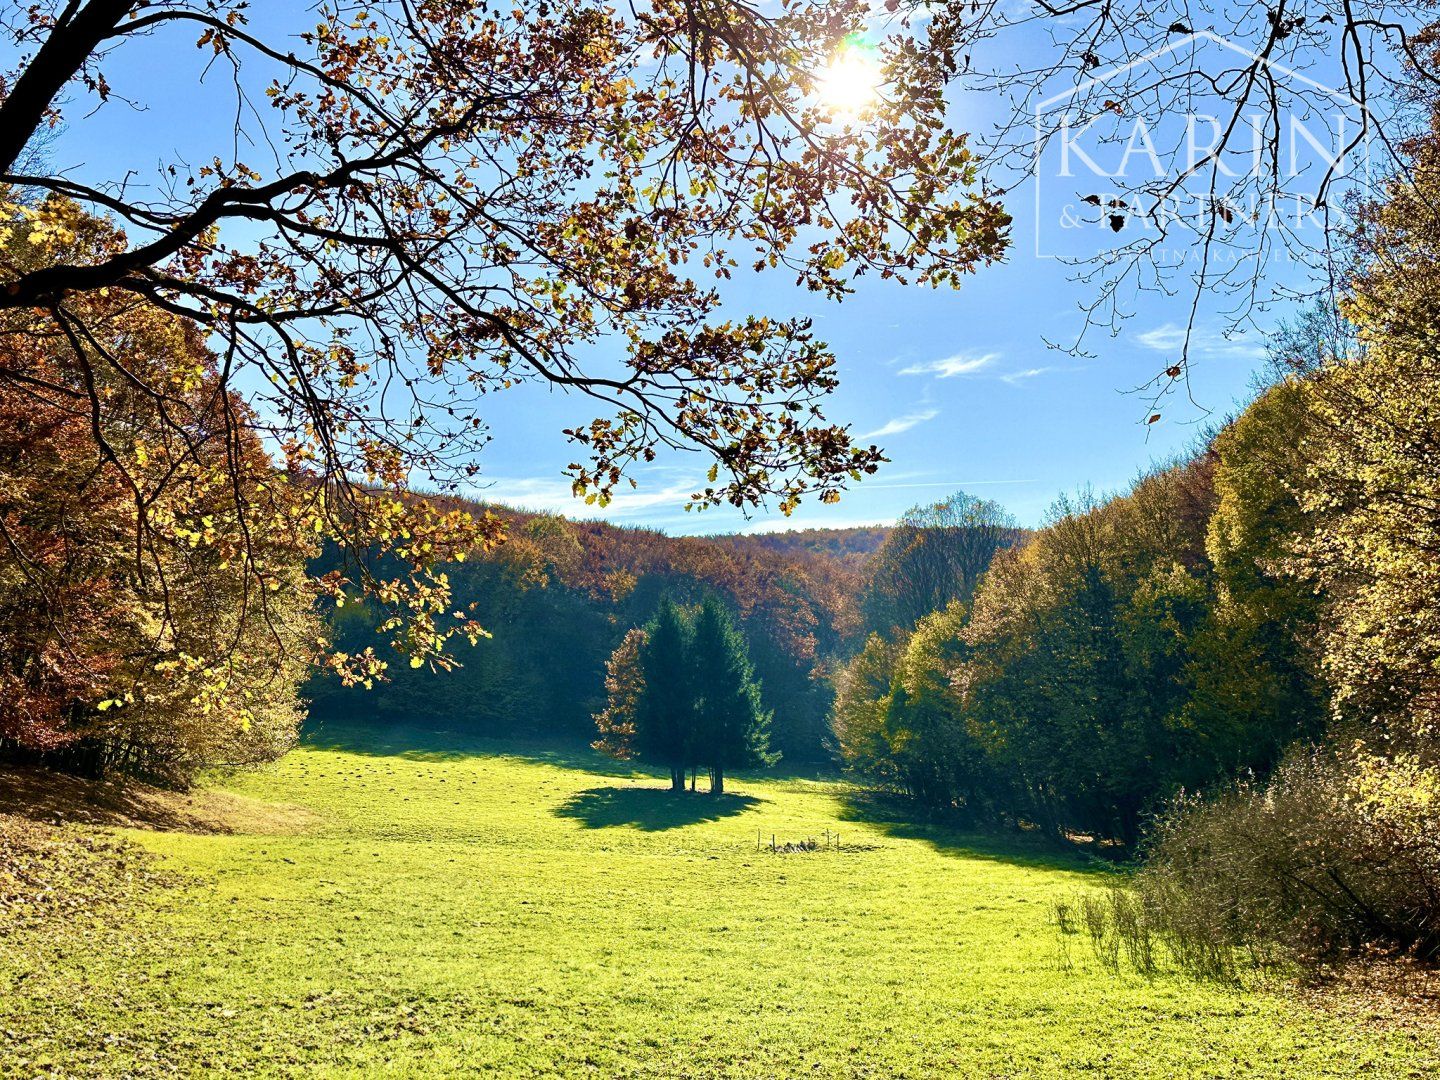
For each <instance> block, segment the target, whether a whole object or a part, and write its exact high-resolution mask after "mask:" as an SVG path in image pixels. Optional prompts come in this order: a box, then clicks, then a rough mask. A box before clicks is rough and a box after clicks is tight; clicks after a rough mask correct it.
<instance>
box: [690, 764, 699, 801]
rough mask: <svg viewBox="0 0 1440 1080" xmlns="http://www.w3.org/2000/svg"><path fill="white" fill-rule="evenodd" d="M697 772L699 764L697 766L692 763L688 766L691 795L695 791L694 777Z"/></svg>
mask: <svg viewBox="0 0 1440 1080" xmlns="http://www.w3.org/2000/svg"><path fill="white" fill-rule="evenodd" d="M699 772H700V766H698V765H692V766H690V793H691V794H692V795H693V794H694V793H695V777H696V775H697V774H698V773H699Z"/></svg>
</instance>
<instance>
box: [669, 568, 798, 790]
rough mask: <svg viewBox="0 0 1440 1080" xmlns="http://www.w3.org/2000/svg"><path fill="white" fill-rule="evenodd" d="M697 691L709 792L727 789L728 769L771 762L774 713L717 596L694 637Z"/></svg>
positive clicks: (699, 752) (699, 741)
mask: <svg viewBox="0 0 1440 1080" xmlns="http://www.w3.org/2000/svg"><path fill="white" fill-rule="evenodd" d="M690 657H691V664H690V670H691V678H690V682H691V685H692V688H693V693H694V694H695V698H694V702H695V738H694V743H693V753H694V758H695V760H696V761H697V762H698V763H699V764H701V765H703V766H705V768H706V769H708V770H709V773H710V792H711V794H714V795H720V794H723V793H724V791H725V773H726V771H727V770H729V769H737V768H743V767H745V766H747V765H770V764H774V763H775V762H776V761H778V760H779V757H780V755H779V754H775V753H772V752H771V751H770V715H769V713H767V712H765V711H764V710H763V709H762V708H761V705H760V684H759V683H758V682H756V680H755V671H754V668H753V667H752V666H751V664H750V656H749V652H748V650H747V649H746V647H745V640H744V638H742V637H741V636H740V632H739V631H738V630H737V629H736V628H735V624H734V623H733V622H732V621H731V618H730V615H729V612H727V611H726V610H725V607H724V606H723V605H722V604H721V603H720V601H719V600H717V599H715V598H714V597H713V596H712V597H709V598H707V599H706V601H705V603H704V604H703V605H702V606H701V608H700V614H699V615H698V616H697V617H696V619H695V630H694V634H693V635H692V637H691V641H690Z"/></svg>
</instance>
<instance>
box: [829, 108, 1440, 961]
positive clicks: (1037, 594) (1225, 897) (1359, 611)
mask: <svg viewBox="0 0 1440 1080" xmlns="http://www.w3.org/2000/svg"><path fill="white" fill-rule="evenodd" d="M1405 152H1406V153H1407V155H1409V158H1410V164H1411V168H1410V169H1409V171H1408V173H1407V176H1406V178H1402V179H1396V180H1395V181H1394V182H1392V183H1391V185H1390V186H1389V188H1388V190H1387V193H1386V196H1385V198H1383V199H1381V200H1378V201H1376V202H1373V203H1370V204H1367V205H1364V206H1362V207H1361V208H1360V210H1359V213H1358V216H1357V218H1356V221H1355V225H1354V228H1353V230H1352V231H1351V232H1350V234H1349V236H1348V244H1349V249H1348V255H1349V259H1350V263H1349V269H1348V273H1347V275H1346V277H1345V283H1344V288H1343V290H1342V292H1341V294H1340V297H1339V300H1338V304H1335V305H1331V304H1329V303H1328V302H1317V303H1316V304H1315V305H1314V306H1313V307H1310V308H1307V309H1305V310H1302V311H1301V312H1299V313H1298V314H1297V315H1296V316H1295V317H1294V318H1292V320H1290V321H1289V322H1287V323H1284V324H1282V325H1281V326H1280V327H1279V328H1278V329H1277V331H1276V332H1275V334H1274V335H1273V336H1272V339H1271V345H1270V353H1271V361H1272V379H1271V380H1270V382H1269V385H1267V386H1265V387H1264V388H1263V390H1261V391H1260V392H1259V393H1258V395H1257V396H1256V398H1255V399H1254V400H1253V401H1252V402H1251V403H1250V404H1249V405H1248V406H1247V407H1246V408H1245V409H1244V410H1243V411H1242V412H1240V413H1239V415H1237V416H1236V417H1235V418H1234V419H1233V420H1231V421H1230V422H1228V423H1226V424H1225V425H1223V426H1222V427H1221V428H1220V429H1219V430H1217V431H1216V432H1214V433H1213V435H1211V436H1210V437H1208V438H1207V439H1205V440H1204V441H1203V443H1202V444H1201V445H1200V446H1199V447H1198V448H1197V449H1196V450H1195V451H1194V452H1193V453H1191V454H1188V455H1186V456H1185V457H1184V458H1183V459H1181V460H1178V461H1175V462H1173V463H1171V464H1168V465H1166V466H1164V467H1161V468H1157V469H1155V470H1153V471H1151V472H1149V473H1148V474H1146V475H1145V476H1143V477H1141V478H1140V479H1139V480H1138V481H1137V482H1136V483H1135V485H1134V486H1133V487H1132V488H1131V489H1130V490H1129V491H1128V492H1126V493H1124V494H1121V495H1118V496H1115V497H1112V498H1107V499H1102V498H1098V497H1096V496H1094V495H1093V494H1090V493H1082V494H1081V495H1079V496H1076V497H1073V498H1064V499H1061V500H1060V501H1059V502H1057V503H1056V505H1055V507H1054V508H1053V509H1052V511H1051V513H1050V515H1049V518H1048V520H1047V522H1046V524H1045V525H1044V527H1043V528H1041V529H1039V530H1038V531H1037V532H1036V533H1035V534H1034V535H1033V536H1030V537H1029V538H1028V539H1027V540H1026V541H1025V542H1024V543H1022V544H1020V545H1018V546H1016V547H1014V548H1011V549H1009V550H1004V551H1000V552H998V553H997V554H996V557H995V559H994V561H993V562H992V564H991V565H990V567H989V569H988V570H987V571H986V572H985V574H984V575H983V577H982V578H981V579H980V581H979V584H978V587H977V588H976V589H975V590H974V593H973V595H971V596H969V597H965V596H958V597H956V598H955V599H952V600H950V601H949V602H948V603H946V604H945V605H944V606H938V605H937V606H936V607H935V609H934V610H932V611H930V612H929V613H928V614H925V615H923V616H922V617H920V618H918V619H916V620H914V621H913V622H910V621H904V622H899V621H897V622H896V623H895V624H894V625H892V626H890V627H889V628H887V629H880V630H877V631H875V632H873V633H871V634H870V635H869V637H868V638H867V640H866V642H865V644H864V647H863V648H862V649H861V650H860V651H859V653H858V654H857V655H856V656H855V657H854V658H853V659H852V660H851V661H850V663H849V664H848V665H847V666H846V667H845V670H844V672H843V673H842V675H841V676H840V679H839V688H838V693H837V698H836V707H835V725H836V731H837V735H838V738H839V741H840V745H841V748H842V753H843V755H844V758H845V760H846V762H847V764H848V765H849V766H850V768H851V769H852V770H854V771H855V772H856V773H857V774H858V775H860V776H863V777H865V778H867V779H868V780H869V781H870V782H872V783H875V784H878V785H882V786H885V787H889V788H891V789H893V790H896V791H899V792H903V793H904V794H906V795H909V796H912V797H914V798H915V799H917V800H921V801H923V802H925V803H927V804H929V805H932V806H937V807H945V808H949V809H951V810H953V811H956V812H959V813H963V814H965V815H968V816H969V817H970V818H972V819H973V820H975V821H979V822H1010V823H1020V824H1025V825H1027V826H1039V827H1041V828H1044V829H1046V830H1048V831H1050V832H1051V833H1052V834H1056V835H1064V836H1075V835H1076V834H1087V835H1089V836H1091V837H1094V838H1098V839H1106V840H1117V841H1120V842H1121V843H1123V844H1124V845H1125V846H1126V847H1127V848H1128V849H1129V850H1134V849H1135V847H1136V845H1137V842H1139V841H1140V840H1141V839H1142V837H1145V836H1146V835H1147V834H1148V836H1149V839H1148V846H1147V847H1146V849H1145V850H1146V851H1147V852H1148V863H1147V865H1146V868H1145V870H1144V871H1142V873H1141V875H1140V876H1139V878H1138V882H1139V891H1138V900H1124V899H1122V900H1117V901H1116V907H1115V908H1114V909H1113V910H1112V911H1111V913H1110V918H1111V922H1110V924H1109V925H1110V930H1111V932H1113V933H1115V934H1118V935H1121V936H1122V937H1125V940H1126V945H1127V948H1131V951H1132V952H1133V953H1134V954H1135V955H1139V956H1148V955H1149V952H1148V951H1147V948H1141V947H1139V946H1138V945H1137V944H1136V942H1137V939H1136V937H1135V935H1136V934H1139V935H1141V936H1142V937H1143V936H1144V935H1145V934H1148V933H1151V932H1153V933H1156V934H1158V935H1160V936H1161V937H1162V938H1163V939H1164V940H1165V941H1166V942H1167V943H1168V944H1169V945H1170V946H1171V947H1172V951H1173V952H1175V954H1176V955H1180V956H1183V957H1187V958H1189V959H1190V960H1191V961H1193V962H1194V963H1195V964H1196V965H1197V966H1200V967H1205V968H1207V969H1209V970H1214V971H1225V970H1229V966H1230V965H1232V964H1233V958H1234V957H1235V956H1236V955H1241V954H1245V955H1252V956H1277V955H1278V956H1281V957H1284V958H1286V959H1289V960H1294V959H1297V958H1298V959H1310V960H1314V959H1317V958H1320V959H1323V958H1326V957H1331V956H1333V955H1334V954H1335V953H1336V952H1354V951H1358V950H1361V949H1363V948H1366V947H1369V946H1375V945H1380V946H1389V947H1392V948H1397V949H1403V950H1409V951H1411V952H1413V953H1416V954H1418V955H1422V956H1427V957H1434V956H1436V955H1440V906H1437V905H1436V903H1435V901H1434V898H1435V896H1436V895H1437V888H1440V849H1437V848H1436V846H1435V844H1434V837H1435V836H1436V835H1437V834H1440V816H1437V810H1436V808H1437V807H1440V674H1437V673H1440V584H1437V583H1440V456H1437V451H1436V447H1437V438H1436V433H1437V432H1440V404H1437V403H1440V352H1437V349H1436V342H1437V341H1440V303H1437V300H1436V298H1437V297H1440V263H1437V260H1436V258H1435V254H1434V253H1435V251H1436V250H1437V247H1440V213H1437V210H1436V207H1437V206H1440V109H1436V111H1435V112H1434V114H1433V117H1432V125H1431V129H1430V131H1429V132H1428V133H1427V134H1425V135H1423V136H1420V137H1417V138H1416V139H1414V140H1412V141H1411V142H1410V143H1408V144H1407V145H1406V147H1405ZM1117 895H1119V894H1117ZM1126 895H1128V894H1126ZM1133 904H1138V905H1139V906H1138V907H1135V906H1127V905H1133ZM1101 921H1102V922H1103V921H1104V920H1103V918H1102V919H1101ZM1137 928H1138V929H1137Z"/></svg>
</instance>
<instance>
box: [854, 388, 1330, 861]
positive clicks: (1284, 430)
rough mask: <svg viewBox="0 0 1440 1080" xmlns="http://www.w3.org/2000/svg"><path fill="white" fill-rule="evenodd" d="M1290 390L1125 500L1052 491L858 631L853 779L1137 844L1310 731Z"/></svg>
mask: <svg viewBox="0 0 1440 1080" xmlns="http://www.w3.org/2000/svg"><path fill="white" fill-rule="evenodd" d="M1296 394H1297V390H1296V388H1295V387H1294V386H1291V385H1282V386H1279V387H1276V388H1275V389H1274V390H1272V391H1270V392H1268V393H1267V394H1265V395H1264V396H1262V398H1261V399H1260V400H1259V401H1257V402H1256V404H1255V405H1254V406H1252V407H1251V409H1250V410H1248V411H1247V412H1246V414H1245V415H1244V416H1242V417H1241V418H1239V419H1238V420H1237V421H1236V422H1235V423H1234V424H1232V425H1230V426H1229V427H1228V428H1227V429H1226V430H1224V431H1223V432H1221V433H1220V434H1219V435H1218V436H1217V437H1216V438H1215V439H1214V440H1213V441H1212V442H1210V443H1209V445H1207V446H1206V448H1205V449H1204V450H1203V451H1201V452H1200V453H1198V454H1196V455H1195V456H1193V457H1191V458H1189V459H1188V460H1185V461H1183V462H1178V463H1175V464H1172V465H1169V466H1167V467H1164V468H1161V469H1157V470H1155V471H1153V472H1152V473H1150V474H1149V475H1147V476H1145V477H1144V478H1143V479H1141V480H1140V481H1139V482H1138V483H1137V484H1136V485H1135V486H1134V488H1133V489H1132V490H1131V491H1130V492H1129V493H1127V494H1126V495H1124V496H1121V497H1117V498H1113V499H1110V500H1108V501H1101V500H1099V499H1097V498H1095V497H1094V496H1093V495H1090V494H1088V493H1087V494H1082V495H1080V496H1078V497H1076V498H1073V499H1072V498H1063V499H1061V500H1060V501H1059V502H1057V504H1056V505H1055V507H1054V508H1053V509H1052V511H1051V513H1050V516H1049V519H1048V521H1047V523H1046V524H1045V526H1044V527H1043V528H1042V529H1040V530H1038V531H1037V532H1036V533H1035V534H1034V535H1033V536H1031V537H1029V538H1028V539H1027V540H1026V542H1024V543H1023V544H1021V545H1020V546H1018V547H1016V548H1011V549H1005V550H1002V551H999V552H998V553H997V555H996V557H995V559H994V560H993V562H992V564H991V565H990V567H989V569H988V571H987V572H986V573H985V574H984V576H983V577H982V578H981V580H980V582H979V585H978V588H975V589H974V590H973V593H971V594H970V595H969V596H965V595H959V596H956V597H954V598H951V599H949V600H948V601H947V603H946V604H944V605H943V606H939V607H937V608H935V609H934V610H932V611H930V612H929V613H927V614H924V615H922V616H921V617H919V618H918V619H916V620H915V621H913V622H912V623H909V624H908V625H907V624H897V625H895V626H893V627H891V628H890V629H888V630H879V631H875V632H873V633H872V634H871V635H870V636H869V638H868V640H867V641H866V643H865V646H864V648H863V649H862V650H861V652H860V653H859V655H858V656H857V657H856V658H855V659H854V660H853V661H852V662H851V663H850V664H849V665H848V666H847V668H846V669H845V671H844V672H843V674H842V676H841V678H840V680H839V692H838V697H837V702H836V712H835V720H836V729H837V734H838V737H839V740H840V744H841V747H842V751H843V753H844V756H845V758H846V760H847V761H848V763H849V764H850V765H851V767H853V768H854V769H855V770H856V771H858V772H860V773H861V774H863V775H866V776H869V777H872V778H873V779H875V780H877V781H879V782H881V783H884V784H886V785H888V786H891V787H894V788H895V789H897V790H901V791H904V792H906V793H909V794H912V795H914V796H916V797H918V798H920V799H923V800H925V801H927V802H929V803H932V804H936V805H943V806H957V807H962V808H964V809H965V810H967V811H968V812H969V813H971V814H972V815H975V816H977V817H979V818H984V819H991V820H993V819H999V818H1012V819H1013V818H1023V819H1025V820H1028V821H1031V822H1035V823H1038V824H1041V825H1043V826H1045V827H1047V828H1049V829H1051V830H1052V831H1065V830H1077V831H1082V832H1088V833H1095V834H1099V835H1102V836H1106V837H1111V838H1116V839H1120V840H1123V841H1125V842H1127V843H1133V842H1134V841H1135V840H1136V839H1137V838H1138V836H1139V834H1140V829H1141V825H1142V823H1143V822H1144V820H1145V819H1146V817H1147V815H1149V814H1150V813H1152V812H1153V811H1154V810H1155V809H1157V807H1158V806H1160V805H1161V804H1162V803H1163V802H1164V801H1165V800H1167V799H1168V798H1169V797H1170V796H1171V795H1172V794H1173V793H1174V792H1176V791H1177V790H1180V789H1182V788H1194V787H1197V786H1205V785H1208V784H1212V783H1214V782H1215V781H1217V780H1221V779H1224V778H1229V777H1233V776H1236V775H1239V774H1240V773H1242V772H1245V771H1247V770H1260V771H1263V770H1266V769H1268V768H1270V767H1271V766H1273V764H1274V763H1275V762H1276V760H1277V759H1278V757H1279V755H1280V754H1281V752H1282V751H1283V750H1284V748H1285V747H1286V746H1287V745H1289V744H1290V743H1292V742H1294V741H1296V740H1297V739H1306V738H1311V737H1314V736H1315V735H1317V734H1318V733H1319V732H1320V731H1321V730H1322V728H1323V725H1324V721H1325V715H1326V703H1325V696H1324V694H1323V692H1322V688H1321V685H1320V680H1319V678H1318V676H1317V673H1316V671H1315V669H1314V665H1313V663H1311V658H1310V656H1309V653H1308V646H1307V643H1308V642H1309V641H1311V640H1312V639H1313V630H1314V626H1315V623H1316V620H1317V618H1318V610H1317V605H1318V601H1317V598H1316V595H1315V592H1314V589H1313V587H1312V586H1311V585H1310V583H1309V582H1308V581H1306V580H1304V579H1302V578H1299V577H1296V576H1292V575H1289V574H1287V573H1286V569H1285V565H1284V559H1285V545H1286V543H1287V542H1288V540H1289V539H1290V537H1291V536H1293V533H1292V532H1291V529H1293V527H1294V524H1295V520H1296V518H1297V516H1298V515H1300V514H1301V512H1302V511H1301V509H1300V507H1299V505H1298V503H1297V501H1296V497H1295V495H1294V493H1293V489H1292V488H1291V487H1290V486H1289V481H1290V479H1292V478H1293V477H1294V476H1295V472H1296V469H1297V468H1299V467H1300V464H1301V458H1300V455H1301V454H1302V453H1303V451H1302V450H1300V449H1299V448H1298V446H1297V443H1296V441H1295V440H1294V438H1293V436H1294V424H1295V423H1296V418H1295V415H1294V413H1295V398H1296Z"/></svg>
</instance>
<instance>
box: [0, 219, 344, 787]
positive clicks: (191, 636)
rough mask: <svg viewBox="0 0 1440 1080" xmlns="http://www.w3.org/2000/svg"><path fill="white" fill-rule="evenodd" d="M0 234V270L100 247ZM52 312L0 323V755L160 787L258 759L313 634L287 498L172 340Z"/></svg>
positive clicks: (145, 320) (181, 339)
mask: <svg viewBox="0 0 1440 1080" xmlns="http://www.w3.org/2000/svg"><path fill="white" fill-rule="evenodd" d="M0 235H3V239H0V265H3V266H5V267H7V268H14V267H16V266H27V265H28V266H37V265H44V264H47V263H54V262H57V261H60V262H72V263H74V262H86V261H93V260H95V259H97V258H103V257H104V256H105V255H106V253H108V252H111V251H113V250H115V248H116V247H117V245H118V244H119V243H120V238H119V237H118V236H117V233H116V231H115V229H114V228H113V227H112V226H110V225H108V224H107V223H105V222H102V221H99V220H97V219H95V218H90V217H75V218H73V219H72V220H71V223H70V226H69V227H68V228H67V229H66V230H64V231H63V232H61V233H40V234H38V235H37V229H36V226H35V225H33V224H30V225H26V224H23V223H22V224H19V225H16V226H13V227H11V228H9V229H7V230H5V231H4V232H3V234H0ZM71 305H72V308H73V309H74V310H75V311H76V320H75V321H73V322H69V321H67V322H64V323H61V324H59V325H54V324H51V323H49V322H48V321H47V320H45V319H43V318H41V317H37V316H36V315H35V314H34V313H32V312H28V311H13V310H12V311H7V312H4V313H3V314H0V368H3V370H4V371H5V373H6V378H5V379H3V380H0V751H3V750H9V751H11V752H12V753H16V752H18V753H21V754H23V755H26V756H29V757H38V758H40V759H42V760H47V761H50V762H52V763H56V764H62V765H66V766H68V767H71V768H74V769H79V770H83V771H86V772H104V771H107V770H111V769H122V770H126V771H130V772H135V773H140V774H143V775H145V776H148V777H152V778H156V779H163V780H172V781H173V780H183V779H185V778H186V777H188V776H189V775H191V774H192V773H193V772H194V770H195V769H197V768H199V767H200V766H202V765H205V764H215V763H221V762H225V763H247V762H253V761H260V760H268V759H270V758H273V757H275V756H278V755H279V754H280V753H282V752H283V751H284V750H285V749H287V748H288V747H289V746H290V745H291V743H292V742H293V741H294V738H295V733H296V729H297V727H298V724H299V720H300V717H301V715H302V709H301V703H300V699H299V695H298V688H299V684H300V681H301V680H302V679H303V677H304V674H305V670H306V666H307V664H308V662H309V661H310V660H311V659H312V658H313V657H314V656H315V654H316V647H317V645H319V644H322V643H323V640H324V638H323V634H322V628H321V625H320V622H319V619H318V617H317V615H316V613H315V610H314V603H313V601H314V597H315V590H314V589H312V588H310V587H308V585H307V582H306V578H305V564H306V561H307V560H308V559H309V558H310V557H311V556H313V555H314V554H315V552H316V550H317V541H316V533H315V530H314V529H313V527H311V526H310V523H309V521H308V520H307V512H306V493H305V491H304V490H303V489H300V488H297V487H295V486H293V485H291V484H290V483H289V482H288V478H287V477H286V476H284V475H283V474H281V473H279V472H277V471H276V470H275V469H274V468H273V467H272V466H271V464H270V461H269V459H268V457H267V455H266V454H265V453H264V451H263V449H262V447H261V445H260V441H259V439H258V437H256V436H255V435H254V434H253V433H251V432H249V431H248V430H247V429H246V424H247V421H248V419H249V413H248V411H247V410H246V408H245V406H244V405H243V403H242V402H240V401H239V400H238V399H237V398H236V397H235V395H234V394H232V393H230V392H228V391H226V390H224V388H223V387H222V386H221V385H220V380H219V376H218V367H217V358H216V357H215V355H214V354H213V353H211V352H210V351H209V350H208V349H207V348H206V346H205V343H204V340H203V337H202V335H201V334H200V333H199V332H198V331H197V330H196V328H195V327H194V326H193V324H191V323H189V322H188V321H186V320H184V319H180V318H177V317H175V316H174V315H171V314H169V313H168V312H165V311H164V310H162V309H160V308H158V307H156V306H154V305H151V304H144V303H137V302H135V301H134V300H133V299H127V298H125V297H123V296H119V295H113V294H111V295H104V294H98V293H97V294H91V295H89V296H85V297H79V298H76V299H74V300H72V301H71ZM72 350H80V351H81V352H82V353H83V354H85V355H87V356H98V355H99V354H101V353H112V354H115V355H121V356H123V357H124V365H123V368H121V369H110V368H106V367H102V366H100V365H98V364H97V365H96V366H95V368H93V369H86V368H81V367H78V366H77V365H75V364H74V363H72V362H70V357H71V355H72ZM237 431H238V432H239V434H238V435H237ZM137 508H138V512H137Z"/></svg>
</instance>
